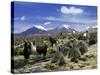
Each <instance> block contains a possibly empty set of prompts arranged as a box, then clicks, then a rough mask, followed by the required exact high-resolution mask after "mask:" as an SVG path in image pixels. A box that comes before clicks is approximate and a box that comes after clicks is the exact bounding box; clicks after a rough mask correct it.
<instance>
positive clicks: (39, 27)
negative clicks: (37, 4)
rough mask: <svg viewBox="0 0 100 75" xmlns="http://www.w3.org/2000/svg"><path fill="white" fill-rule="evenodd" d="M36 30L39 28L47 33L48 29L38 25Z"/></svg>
mask: <svg viewBox="0 0 100 75" xmlns="http://www.w3.org/2000/svg"><path fill="white" fill-rule="evenodd" d="M35 27H36V28H39V29H42V30H46V31H47V29H46V28H44V27H43V26H41V25H36V26H35Z"/></svg>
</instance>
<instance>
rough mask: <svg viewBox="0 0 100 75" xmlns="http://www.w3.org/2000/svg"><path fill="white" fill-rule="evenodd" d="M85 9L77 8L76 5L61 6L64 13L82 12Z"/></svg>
mask: <svg viewBox="0 0 100 75" xmlns="http://www.w3.org/2000/svg"><path fill="white" fill-rule="evenodd" d="M83 12H84V10H83V9H80V8H76V7H73V6H72V7H70V8H68V7H66V6H62V7H61V13H63V14H80V13H83Z"/></svg>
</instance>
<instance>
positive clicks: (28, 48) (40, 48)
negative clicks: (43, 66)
mask: <svg viewBox="0 0 100 75" xmlns="http://www.w3.org/2000/svg"><path fill="white" fill-rule="evenodd" d="M49 42H50V43H51V45H50V46H52V47H56V49H57V50H56V52H61V53H62V54H63V55H64V56H68V58H70V59H71V61H73V62H77V61H78V59H79V58H80V57H81V55H83V54H84V53H86V52H87V51H88V49H87V45H86V43H85V42H83V41H78V40H77V39H71V40H68V41H66V42H64V43H62V42H59V40H57V39H54V38H52V37H49ZM32 51H34V52H35V53H37V54H38V55H43V58H44V59H45V57H46V55H47V52H48V45H47V44H46V43H45V42H43V44H41V45H35V41H33V42H26V41H25V43H24V50H23V52H24V54H23V55H24V58H25V59H26V60H28V59H29V57H30V54H31V53H32Z"/></svg>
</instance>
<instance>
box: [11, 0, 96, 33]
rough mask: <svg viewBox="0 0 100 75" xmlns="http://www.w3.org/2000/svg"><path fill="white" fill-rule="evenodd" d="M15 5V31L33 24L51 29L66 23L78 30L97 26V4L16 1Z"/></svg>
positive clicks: (25, 28) (18, 31)
mask: <svg viewBox="0 0 100 75" xmlns="http://www.w3.org/2000/svg"><path fill="white" fill-rule="evenodd" d="M13 7H14V17H12V18H11V19H12V20H13V21H14V33H20V32H23V31H25V30H27V29H29V28H30V27H33V26H35V27H39V28H42V29H46V30H50V29H53V28H56V27H61V26H63V25H66V26H68V27H71V28H74V29H76V30H78V31H81V30H85V29H87V28H89V27H94V26H97V7H96V6H82V5H68V4H48V3H33V2H18V1H15V2H14V6H12V8H13Z"/></svg>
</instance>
